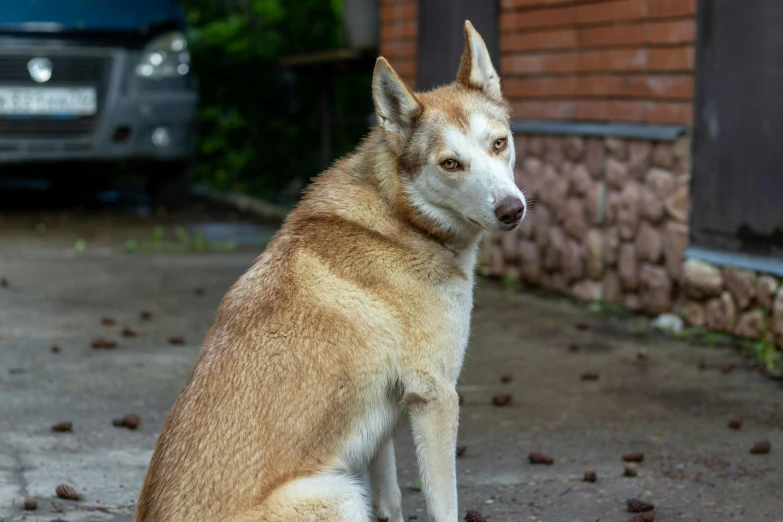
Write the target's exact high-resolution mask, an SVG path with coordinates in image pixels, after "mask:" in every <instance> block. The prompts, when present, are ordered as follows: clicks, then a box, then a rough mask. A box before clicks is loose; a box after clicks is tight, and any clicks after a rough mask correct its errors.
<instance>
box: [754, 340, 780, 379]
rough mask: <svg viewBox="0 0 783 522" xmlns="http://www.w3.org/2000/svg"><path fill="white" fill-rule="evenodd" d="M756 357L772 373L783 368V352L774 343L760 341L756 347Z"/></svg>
mask: <svg viewBox="0 0 783 522" xmlns="http://www.w3.org/2000/svg"><path fill="white" fill-rule="evenodd" d="M754 352H755V353H754V355H755V359H756V360H757V361H758V362H759V363H760V364H763V365H764V367H765V368H766V369H767V371H768V372H770V373H778V372H780V371H781V370H783V352H781V350H780V349H779V348H778V347H777V346H775V345H774V344H773V343H770V342H766V341H759V342H758V343H756V345H755V347H754Z"/></svg>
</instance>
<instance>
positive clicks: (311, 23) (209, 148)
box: [184, 0, 371, 199]
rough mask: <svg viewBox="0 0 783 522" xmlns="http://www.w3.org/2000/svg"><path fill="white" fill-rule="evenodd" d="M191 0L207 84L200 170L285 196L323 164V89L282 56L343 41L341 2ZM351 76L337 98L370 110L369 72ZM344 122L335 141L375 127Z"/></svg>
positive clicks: (350, 140) (350, 142)
mask: <svg viewBox="0 0 783 522" xmlns="http://www.w3.org/2000/svg"><path fill="white" fill-rule="evenodd" d="M184 3H185V9H186V11H187V15H188V26H189V38H190V46H191V54H192V62H193V69H194V72H195V74H196V75H197V76H198V78H199V83H200V92H201V108H200V113H199V135H200V147H199V161H198V164H197V167H196V176H197V179H199V180H201V181H203V182H206V183H207V184H209V185H210V186H212V187H214V188H217V189H222V190H238V191H243V192H248V193H253V194H256V195H260V196H263V197H267V198H278V199H279V197H280V195H281V193H284V192H285V191H286V188H287V187H292V186H293V187H294V190H293V193H296V192H298V189H299V188H301V185H302V184H303V182H304V180H306V179H309V178H311V177H313V176H314V175H315V174H317V173H318V171H319V169H320V163H319V162H320V157H321V155H320V134H319V128H320V127H319V125H320V119H319V115H320V106H319V96H318V91H317V90H316V86H315V85H313V84H312V82H310V81H309V80H308V79H307V78H304V77H302V78H298V77H297V76H296V75H294V74H293V73H292V72H290V71H285V70H283V69H281V68H280V67H279V65H278V63H279V59H280V58H281V57H282V56H286V55H292V54H297V53H305V52H312V51H320V50H325V49H333V48H337V47H340V46H341V45H342V29H341V27H342V23H341V22H342V17H341V2H340V1H339V0H297V1H296V2H293V1H290V0H288V1H286V0H185V2H184ZM342 80H343V79H341V81H338V82H337V83H338V86H337V87H336V90H337V92H336V95H335V98H336V100H337V103H338V104H341V105H342V107H343V108H344V109H345V108H353V110H357V109H358V110H364V111H366V113H369V111H371V104H370V100H369V92H370V91H369V78H360V79H358V80H348V79H346V81H342ZM360 89H362V90H363V93H362V94H361V95H359V96H357V94H358V91H359V90H360ZM351 106H352V107H351ZM337 130H338V132H337V133H336V138H335V139H336V142H337V143H336V147H335V148H336V149H337V150H336V152H340V153H342V152H345V151H346V150H350V148H352V147H353V146H354V145H355V143H356V141H357V140H358V139H359V137H361V134H362V133H363V132H364V131H365V130H366V129H365V127H364V126H363V125H359V126H356V128H350V129H346V128H341V129H337ZM289 192H291V191H290V190H289Z"/></svg>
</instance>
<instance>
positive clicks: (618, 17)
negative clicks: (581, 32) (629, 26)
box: [576, 0, 647, 24]
mask: <svg viewBox="0 0 783 522" xmlns="http://www.w3.org/2000/svg"><path fill="white" fill-rule="evenodd" d="M646 15H647V2H646V0H617V1H615V2H608V3H600V4H587V5H582V6H579V8H578V9H577V15H576V19H577V22H578V23H580V24H594V23H600V22H619V21H624V20H639V19H642V18H644V17H645V16H646Z"/></svg>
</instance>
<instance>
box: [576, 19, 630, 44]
mask: <svg viewBox="0 0 783 522" xmlns="http://www.w3.org/2000/svg"><path fill="white" fill-rule="evenodd" d="M578 41H579V45H580V46H582V47H613V46H620V45H636V44H643V43H644V41H645V38H644V25H643V24H625V25H610V26H601V27H591V28H585V29H579V33H578Z"/></svg>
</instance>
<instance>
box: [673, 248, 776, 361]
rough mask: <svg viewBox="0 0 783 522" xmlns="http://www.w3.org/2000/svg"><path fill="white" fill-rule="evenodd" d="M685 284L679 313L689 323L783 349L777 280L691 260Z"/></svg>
mask: <svg viewBox="0 0 783 522" xmlns="http://www.w3.org/2000/svg"><path fill="white" fill-rule="evenodd" d="M682 283H683V284H682V291H681V295H680V300H679V303H678V304H679V306H678V310H679V311H680V312H681V314H682V315H683V317H684V318H685V320H686V321H687V322H688V323H690V324H692V325H694V326H706V327H708V328H710V329H711V330H717V331H720V332H726V333H730V334H732V335H736V336H738V337H745V338H748V339H764V340H765V341H768V342H774V343H776V344H778V346H781V347H783V286H782V285H781V281H780V280H779V279H777V278H776V277H773V276H771V275H765V274H757V273H755V272H752V271H750V270H744V269H741V268H733V267H725V268H721V267H718V266H715V265H712V264H709V263H705V262H703V261H700V260H697V259H688V260H686V261H685V263H684V264H683V270H682Z"/></svg>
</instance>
